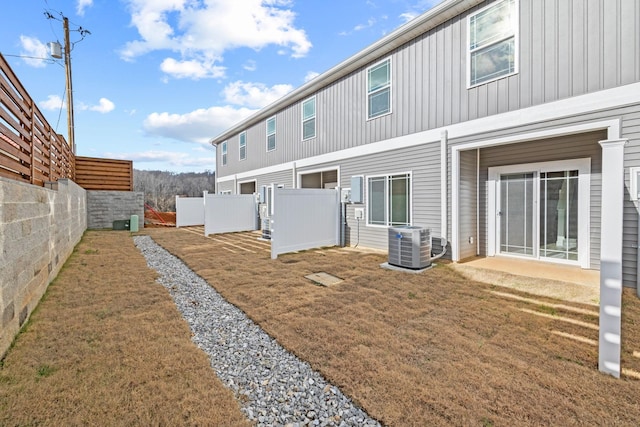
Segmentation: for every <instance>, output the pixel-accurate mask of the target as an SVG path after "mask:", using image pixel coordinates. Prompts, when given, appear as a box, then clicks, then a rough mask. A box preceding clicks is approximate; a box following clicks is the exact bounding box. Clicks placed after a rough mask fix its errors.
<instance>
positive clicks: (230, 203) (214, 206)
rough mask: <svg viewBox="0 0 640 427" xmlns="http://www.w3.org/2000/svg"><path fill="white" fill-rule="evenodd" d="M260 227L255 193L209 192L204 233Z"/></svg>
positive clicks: (206, 199) (205, 207) (206, 200)
mask: <svg viewBox="0 0 640 427" xmlns="http://www.w3.org/2000/svg"><path fill="white" fill-rule="evenodd" d="M257 229H258V202H257V200H256V197H255V196H254V195H253V194H236V195H231V194H207V195H205V203H204V235H205V236H208V235H210V234H220V233H235V232H239V231H253V230H257Z"/></svg>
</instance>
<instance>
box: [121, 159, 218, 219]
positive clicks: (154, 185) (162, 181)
mask: <svg viewBox="0 0 640 427" xmlns="http://www.w3.org/2000/svg"><path fill="white" fill-rule="evenodd" d="M214 189H215V172H211V171H205V172H185V173H175V172H167V171H143V170H137V169H134V170H133V191H139V192H143V193H144V202H145V203H146V204H147V205H149V206H151V207H152V208H153V209H155V210H157V211H159V212H175V211H176V196H177V195H179V196H186V197H200V196H202V192H203V191H208V192H209V193H213V192H214Z"/></svg>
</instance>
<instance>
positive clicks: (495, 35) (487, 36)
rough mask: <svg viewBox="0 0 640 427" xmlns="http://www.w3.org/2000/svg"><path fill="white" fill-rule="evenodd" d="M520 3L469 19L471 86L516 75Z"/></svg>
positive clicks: (509, 0)
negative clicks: (518, 9)
mask: <svg viewBox="0 0 640 427" xmlns="http://www.w3.org/2000/svg"><path fill="white" fill-rule="evenodd" d="M517 28H518V11H517V0H502V1H500V2H498V3H495V4H493V5H492V6H490V7H487V8H484V9H482V10H480V11H479V12H477V13H475V14H473V15H471V16H470V17H469V85H470V86H473V85H477V84H480V83H485V82H488V81H490V80H495V79H497V78H499V77H503V76H507V75H509V74H513V73H515V72H516V58H517V52H516V50H517V44H516V35H517Z"/></svg>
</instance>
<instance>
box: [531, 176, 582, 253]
mask: <svg viewBox="0 0 640 427" xmlns="http://www.w3.org/2000/svg"><path fill="white" fill-rule="evenodd" d="M540 257H541V258H553V259H562V260H569V261H577V260H578V171H577V170H571V171H557V172H543V173H541V174H540Z"/></svg>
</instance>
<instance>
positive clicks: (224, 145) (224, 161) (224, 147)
mask: <svg viewBox="0 0 640 427" xmlns="http://www.w3.org/2000/svg"><path fill="white" fill-rule="evenodd" d="M226 164H227V141H225V142H223V143H222V166H224V165H226Z"/></svg>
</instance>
